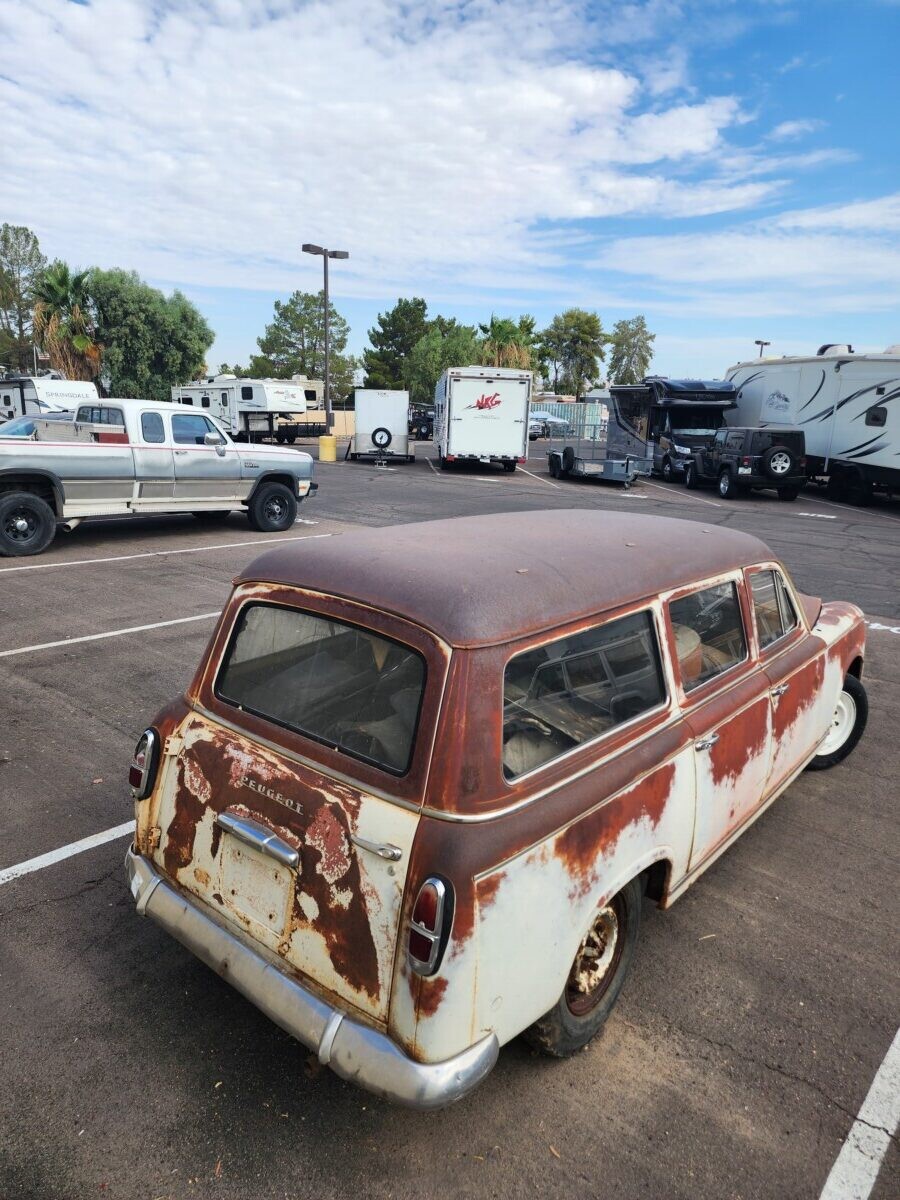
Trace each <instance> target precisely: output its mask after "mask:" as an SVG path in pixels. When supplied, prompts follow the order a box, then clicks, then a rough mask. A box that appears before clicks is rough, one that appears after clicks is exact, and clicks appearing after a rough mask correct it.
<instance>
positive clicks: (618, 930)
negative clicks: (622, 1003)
mask: <svg viewBox="0 0 900 1200" xmlns="http://www.w3.org/2000/svg"><path fill="white" fill-rule="evenodd" d="M624 915H625V914H624V907H623V905H622V901H621V900H620V899H619V898H618V897H616V899H615V900H612V901H610V903H609V904H607V905H606V906H605V907H604V908H601V909H600V910H599V911H598V912H597V915H596V916H595V917H594V922H593V924H592V925H591V928H590V929H589V930H588V932H587V934H586V935H585V938H584V941H583V942H582V943H581V945H580V946H579V947H578V953H577V954H576V955H575V961H574V962H573V963H572V970H571V971H570V972H569V978H568V981H567V983H566V1006H567V1008H568V1009H569V1012H570V1013H572V1014H573V1016H576V1017H583V1016H585V1015H586V1014H587V1013H589V1012H592V1011H593V1010H594V1009H595V1008H596V1007H597V1005H598V1004H599V1003H600V1001H601V1000H602V999H603V997H604V996H605V995H606V992H607V990H608V989H609V986H610V984H611V983H612V981H613V979H614V978H615V976H616V970H617V968H618V966H619V962H620V960H621V958H622V950H623V948H624V945H625V922H624Z"/></svg>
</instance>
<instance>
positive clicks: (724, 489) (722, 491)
mask: <svg viewBox="0 0 900 1200" xmlns="http://www.w3.org/2000/svg"><path fill="white" fill-rule="evenodd" d="M730 487H731V484H730V482H729V480H728V476H727V475H723V476H722V478H721V479H720V480H719V495H720V496H727V495H728V489H729V488H730Z"/></svg>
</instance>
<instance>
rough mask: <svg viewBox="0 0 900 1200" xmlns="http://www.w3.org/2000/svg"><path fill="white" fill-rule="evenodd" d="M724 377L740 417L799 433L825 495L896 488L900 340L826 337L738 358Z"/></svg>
mask: <svg viewBox="0 0 900 1200" xmlns="http://www.w3.org/2000/svg"><path fill="white" fill-rule="evenodd" d="M727 378H728V379H729V380H730V381H731V383H732V384H733V386H734V388H735V391H736V396H735V399H736V401H737V405H738V411H739V414H740V416H739V418H738V422H739V423H740V424H742V425H759V426H761V427H763V428H766V427H769V426H776V427H780V426H783V425H792V426H799V428H801V429H802V430H803V431H804V432H805V434H806V463H807V474H808V475H809V476H810V477H813V478H815V477H818V478H821V479H826V478H827V480H828V486H829V491H830V493H831V494H832V495H835V496H837V497H839V498H843V499H846V500H849V501H850V502H851V503H857V504H864V503H866V501H867V500H868V499H870V498H871V495H872V492H873V490H874V489H876V488H878V489H880V490H883V491H887V492H900V404H898V403H896V401H897V400H898V399H900V345H898V346H889V347H888V349H887V350H886V351H885V352H884V354H854V352H853V347H852V346H850V345H846V344H840V345H831V344H829V345H825V346H820V347H819V349H818V351H817V352H816V353H815V354H814V355H810V356H808V357H801V356H797V357H790V358H762V359H759V358H756V359H752V360H751V361H749V362H743V363H738V364H737V365H736V366H734V367H732V368H731V369H730V370H729V371H728V373H727Z"/></svg>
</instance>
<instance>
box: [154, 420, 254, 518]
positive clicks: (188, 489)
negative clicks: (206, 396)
mask: <svg viewBox="0 0 900 1200" xmlns="http://www.w3.org/2000/svg"><path fill="white" fill-rule="evenodd" d="M170 420H171V428H172V445H173V452H174V453H173V457H174V463H175V492H174V496H175V499H176V500H181V501H183V502H184V503H185V504H186V505H188V503H189V502H190V501H192V500H203V501H206V500H237V499H240V486H241V458H240V455H239V453H238V451H237V449H236V447H235V445H234V443H233V442H232V441H231V439H230V438H228V437H227V436H226V435H225V434H224V433H222V431H221V430H220V429H219V428H218V426H217V425H214V424H213V422H212V421H210V419H209V418H208V417H206V416H204V415H203V414H202V413H196V412H185V413H175V412H173V413H171V414H170ZM207 434H214V435H215V436H216V437H218V438H220V439H221V441H220V442H219V444H217V445H207V444H206V437H207Z"/></svg>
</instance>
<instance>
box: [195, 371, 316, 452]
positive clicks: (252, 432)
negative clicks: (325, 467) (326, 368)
mask: <svg viewBox="0 0 900 1200" xmlns="http://www.w3.org/2000/svg"><path fill="white" fill-rule="evenodd" d="M322 395H323V384H322V381H321V380H319V379H307V377H306V376H305V375H294V376H293V377H292V378H291V379H244V378H238V376H237V375H210V376H208V377H207V378H205V379H199V380H195V381H194V382H193V383H185V384H181V385H180V386H179V387H173V388H172V400H173V402H174V403H175V404H187V405H190V406H192V407H194V408H203V409H209V411H210V413H211V414H212V416H214V417H215V418H216V420H218V421H221V422H223V424H224V425H225V426H226V427H227V428H228V430H229V432H230V433H232V434H233V435H234V436H235V437H236V438H238V439H239V440H242V441H252V440H254V439H258V438H260V437H272V438H274V439H275V440H276V441H278V442H294V441H296V439H297V436H298V434H300V433H302V431H303V430H302V429H301V426H300V424H298V422H297V418H298V417H299V416H302V415H303V414H304V413H305V412H306V411H307V409H309V408H321V407H322Z"/></svg>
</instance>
